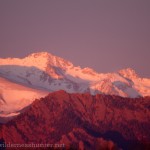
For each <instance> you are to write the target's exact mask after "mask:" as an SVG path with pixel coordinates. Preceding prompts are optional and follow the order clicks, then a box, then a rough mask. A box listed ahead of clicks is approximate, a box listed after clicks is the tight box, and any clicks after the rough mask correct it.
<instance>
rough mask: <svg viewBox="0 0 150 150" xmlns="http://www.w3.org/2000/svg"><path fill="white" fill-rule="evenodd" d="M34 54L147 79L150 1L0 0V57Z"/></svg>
mask: <svg viewBox="0 0 150 150" xmlns="http://www.w3.org/2000/svg"><path fill="white" fill-rule="evenodd" d="M38 51H47V52H50V53H52V54H54V55H57V56H59V57H62V58H64V59H67V60H69V61H71V62H72V63H73V64H74V65H76V66H78V65H79V66H81V67H91V68H93V69H94V70H96V71H97V72H104V73H105V72H113V71H117V70H119V69H123V68H126V67H130V68H133V69H135V71H136V72H137V73H138V74H139V75H140V76H142V77H150V67H149V66H150V62H149V60H150V0H0V57H24V56H26V55H28V54H30V53H33V52H38Z"/></svg>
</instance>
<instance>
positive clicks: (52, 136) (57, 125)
mask: <svg viewBox="0 0 150 150" xmlns="http://www.w3.org/2000/svg"><path fill="white" fill-rule="evenodd" d="M149 127H150V97H144V98H143V97H140V98H134V99H133V98H123V97H120V96H111V95H102V94H96V95H95V96H94V95H91V94H89V93H85V94H80V93H76V94H74V93H73V94H70V93H67V92H65V91H62V90H61V91H56V92H52V93H50V94H48V95H47V96H46V97H44V98H40V99H38V100H35V101H34V102H33V103H32V105H31V106H30V107H29V108H28V109H27V110H26V111H25V112H23V113H22V114H20V115H19V116H18V117H16V118H14V119H13V120H11V121H9V122H8V123H6V124H2V125H0V144H1V143H2V144H8V143H9V145H10V144H12V145H13V144H15V143H18V144H20V145H18V147H14V146H13V149H14V150H15V149H16V150H17V149H19V148H20V149H21V148H22V146H24V147H26V146H25V144H26V145H27V144H28V145H30V144H43V145H44V144H46V143H47V144H51V146H49V147H47V148H43V149H44V150H49V149H66V150H149V149H150V130H149ZM55 144H56V145H59V146H60V148H59V147H57V146H56V145H55ZM24 149H29V147H26V148H24ZM31 149H33V147H32V148H31ZM35 149H39V150H41V149H42V147H37V148H35Z"/></svg>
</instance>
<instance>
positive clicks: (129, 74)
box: [119, 68, 138, 79]
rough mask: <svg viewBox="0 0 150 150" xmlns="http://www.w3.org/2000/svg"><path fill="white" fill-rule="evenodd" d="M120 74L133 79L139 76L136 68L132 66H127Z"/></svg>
mask: <svg viewBox="0 0 150 150" xmlns="http://www.w3.org/2000/svg"><path fill="white" fill-rule="evenodd" d="M119 74H121V75H122V76H123V77H125V78H129V79H133V78H137V77H138V75H137V74H136V72H135V70H133V69H132V68H126V69H122V70H120V71H119Z"/></svg>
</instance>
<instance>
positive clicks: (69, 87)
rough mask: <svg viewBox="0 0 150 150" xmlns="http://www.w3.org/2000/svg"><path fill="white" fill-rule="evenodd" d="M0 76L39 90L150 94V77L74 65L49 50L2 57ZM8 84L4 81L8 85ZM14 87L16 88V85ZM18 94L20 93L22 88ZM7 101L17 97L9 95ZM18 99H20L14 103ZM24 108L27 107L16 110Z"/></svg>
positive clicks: (1, 93) (131, 94)
mask: <svg viewBox="0 0 150 150" xmlns="http://www.w3.org/2000/svg"><path fill="white" fill-rule="evenodd" d="M0 77H1V78H3V79H7V80H9V84H11V82H12V83H16V84H17V85H18V86H19V85H21V86H24V87H29V88H31V89H34V90H35V89H38V90H41V91H44V92H45V93H47V92H53V91H58V90H65V91H66V92H69V93H87V92H88V93H90V94H92V95H96V94H100V93H101V94H106V95H118V96H121V97H131V98H136V97H144V96H150V79H149V78H140V77H139V76H138V75H137V74H136V73H135V71H134V70H133V69H131V68H127V69H123V70H120V71H118V72H116V73H115V72H114V73H106V74H104V73H97V72H96V71H94V70H93V69H92V68H88V67H86V68H81V67H80V66H74V65H73V64H72V63H71V62H70V61H67V60H65V59H63V58H60V57H57V56H54V55H52V54H49V53H47V52H40V53H33V54H30V55H28V56H27V57H25V58H21V59H19V58H6V59H1V58H0ZM6 83H8V82H6ZM6 83H4V82H3V84H4V85H5V84H6ZM6 85H8V84H6ZM5 88H6V89H7V87H5ZM0 90H1V91H0V95H2V96H1V97H3V95H8V91H7V90H5V91H4V90H3V92H2V89H0ZM11 90H12V91H13V87H11ZM18 94H20V91H19V90H18ZM20 95H21V94H20ZM29 98H30V97H29ZM35 98H36V97H34V99H35ZM37 98H39V97H37ZM34 99H33V100H32V101H34ZM0 101H1V103H2V104H1V105H2V107H9V105H10V103H3V102H2V101H3V99H0ZM6 101H8V102H11V101H14V100H13V99H12V98H11V97H9V99H6ZM18 101H19V100H18V99H16V101H15V102H14V106H15V105H16V104H17V103H18ZM29 104H30V103H29ZM2 107H1V108H0V116H1V115H4V112H3V111H2ZM21 109H23V107H22V108H20V109H18V110H16V111H20V110H21ZM8 113H9V112H8ZM10 113H15V111H14V112H12V111H10Z"/></svg>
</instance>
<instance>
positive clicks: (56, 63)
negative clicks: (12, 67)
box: [27, 51, 73, 67]
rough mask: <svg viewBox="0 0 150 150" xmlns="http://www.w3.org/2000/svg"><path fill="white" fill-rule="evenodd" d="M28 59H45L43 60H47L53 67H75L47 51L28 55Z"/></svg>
mask: <svg viewBox="0 0 150 150" xmlns="http://www.w3.org/2000/svg"><path fill="white" fill-rule="evenodd" d="M27 58H33V59H40V60H41V59H43V60H46V62H47V64H50V65H52V66H59V67H63V66H64V67H65V66H73V64H72V63H71V62H69V61H67V60H65V59H63V58H61V57H58V56H55V55H53V54H51V53H48V52H46V51H43V52H37V53H32V54H30V55H28V56H27Z"/></svg>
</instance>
